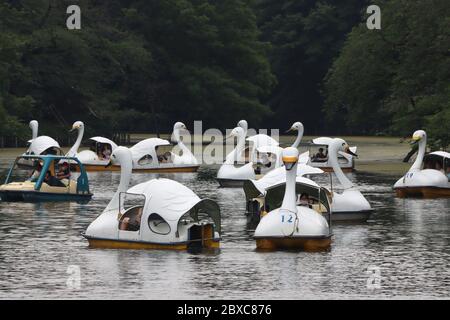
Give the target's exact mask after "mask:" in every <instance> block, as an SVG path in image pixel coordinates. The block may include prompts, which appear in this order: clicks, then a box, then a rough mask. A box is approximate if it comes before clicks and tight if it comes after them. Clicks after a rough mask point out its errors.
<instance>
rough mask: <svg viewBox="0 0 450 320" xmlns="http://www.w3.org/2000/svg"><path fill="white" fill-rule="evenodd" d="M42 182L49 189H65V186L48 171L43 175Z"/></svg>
mask: <svg viewBox="0 0 450 320" xmlns="http://www.w3.org/2000/svg"><path fill="white" fill-rule="evenodd" d="M44 182H45V183H46V184H48V185H49V186H51V187H65V186H66V185H65V184H64V183H62V182H61V181H59V179H58V178H56V177H55V176H54V175H52V173H51V172H50V171H47V172H46V173H45V178H44Z"/></svg>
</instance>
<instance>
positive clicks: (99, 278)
mask: <svg viewBox="0 0 450 320" xmlns="http://www.w3.org/2000/svg"><path fill="white" fill-rule="evenodd" d="M350 142H351V141H350ZM357 143H358V144H360V145H361V144H364V147H361V148H360V153H364V154H365V156H364V155H362V159H361V160H360V162H357V168H358V169H359V170H358V171H357V172H355V173H352V174H350V177H351V179H352V180H353V181H355V182H356V183H357V184H358V186H359V187H360V190H361V191H362V192H363V194H364V195H365V196H366V197H367V198H368V200H369V201H370V202H371V204H372V206H373V207H374V208H375V210H376V211H375V214H374V215H373V217H372V219H371V220H370V221H369V222H367V223H362V224H340V225H338V224H335V225H334V226H333V233H334V238H333V244H332V248H331V250H330V251H328V252H323V253H305V252H273V253H261V252H256V251H255V242H254V241H253V240H252V234H253V230H252V229H251V228H250V227H249V226H247V224H246V223H247V222H246V218H245V197H244V193H243V191H242V190H240V189H220V188H218V184H217V183H216V181H215V179H214V178H215V174H216V171H217V167H216V166H202V167H201V168H200V170H199V172H198V173H195V174H176V175H175V174H161V175H159V176H162V177H166V178H171V179H174V180H177V181H179V182H181V183H184V184H186V185H187V186H188V187H190V188H192V189H193V190H194V191H195V192H196V193H197V194H198V195H199V196H200V197H208V198H212V199H213V200H216V201H217V202H218V203H219V205H220V207H221V209H222V221H223V226H222V230H223V232H224V234H223V240H222V243H221V250H220V252H218V253H198V254H192V253H186V252H170V251H139V250H104V249H89V248H88V243H87V241H86V240H84V238H83V237H81V235H80V233H81V232H83V231H84V230H85V229H86V228H87V226H88V225H89V223H90V222H91V221H92V220H94V219H95V217H96V216H97V215H98V214H100V213H101V212H102V210H103V208H104V207H105V206H106V205H107V203H108V202H109V200H110V198H111V197H112V195H113V194H114V192H115V190H116V187H117V185H118V182H119V173H92V174H90V175H89V178H90V182H91V189H92V191H93V192H94V197H93V199H92V201H91V202H89V203H88V204H84V205H83V204H76V203H44V204H25V203H0V298H1V299H10V298H31V299H34V298H44V299H48V298H82V299H97V298H107V299H108V298H111V299H117V298H121V299H128V298H130V299H135V298H136V297H139V298H145V299H185V298H186V299H208V298H218V299H241V298H242V299H259V298H264V299H298V298H303V299H312V298H318V299H336V298H344V299H345V298H361V297H363V298H392V297H394V298H405V297H412V298H449V297H450V268H449V267H450V246H449V244H450V212H449V211H450V209H449V208H450V200H449V199H439V200H411V199H408V200H401V199H397V198H395V197H394V195H393V192H392V185H393V183H394V182H395V181H396V179H397V178H398V177H399V176H401V175H402V172H403V171H404V170H405V168H406V167H407V166H405V165H404V164H402V163H401V162H400V161H399V159H400V158H401V157H402V156H403V155H404V150H405V148H406V147H405V146H403V145H398V141H394V140H392V141H389V142H386V141H384V142H383V141H372V140H370V139H368V140H367V141H366V143H364V141H357ZM386 150H388V151H389V150H390V152H387V151H386ZM21 152H22V150H0V175H1V176H2V179H3V177H4V174H5V170H6V168H7V167H8V166H9V165H10V162H11V161H12V159H13V158H14V156H15V155H17V154H20V153H21ZM387 168H388V169H387ZM154 177H156V175H151V174H135V175H133V179H132V184H137V183H140V182H143V181H146V180H148V179H150V178H154ZM321 182H322V183H324V184H325V185H326V184H327V183H328V179H324V180H323V181H321ZM73 266H78V267H79V270H80V276H81V282H80V288H79V289H78V288H73V287H71V286H68V285H67V282H68V280H69V282H70V279H69V277H70V274H69V273H68V271H70V270H72V269H71V268H73ZM377 274H379V276H380V278H379V279H380V282H375V285H371V284H372V282H371V279H372V278H371V276H372V277H373V275H377ZM69 284H70V283H69ZM368 284H369V285H368ZM376 284H379V285H376Z"/></svg>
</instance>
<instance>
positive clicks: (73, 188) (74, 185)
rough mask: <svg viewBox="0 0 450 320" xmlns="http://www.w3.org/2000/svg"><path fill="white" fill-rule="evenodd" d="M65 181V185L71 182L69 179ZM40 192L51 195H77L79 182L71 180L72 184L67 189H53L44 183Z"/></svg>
mask: <svg viewBox="0 0 450 320" xmlns="http://www.w3.org/2000/svg"><path fill="white" fill-rule="evenodd" d="M65 180H66V181H67V182H66V183H64V181H63V183H64V184H67V183H68V182H69V181H68V180H67V179H65ZM40 191H41V192H49V193H77V182H76V181H74V180H70V184H69V186H67V187H52V186H49V185H48V184H46V183H45V182H43V183H42V186H41V190H40Z"/></svg>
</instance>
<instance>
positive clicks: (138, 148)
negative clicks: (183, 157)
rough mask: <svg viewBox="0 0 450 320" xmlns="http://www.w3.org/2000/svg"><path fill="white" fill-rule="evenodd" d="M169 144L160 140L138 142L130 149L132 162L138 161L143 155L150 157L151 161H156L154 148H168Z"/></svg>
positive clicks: (151, 139) (150, 139)
mask: <svg viewBox="0 0 450 320" xmlns="http://www.w3.org/2000/svg"><path fill="white" fill-rule="evenodd" d="M169 145H170V142H169V141H167V140H164V139H160V138H149V139H145V140H142V141H139V142H138V143H136V144H135V145H134V146H132V147H131V148H130V150H131V154H132V155H133V160H134V161H138V160H140V159H141V158H142V157H143V156H145V155H150V156H152V158H153V159H157V154H156V147H158V146H169Z"/></svg>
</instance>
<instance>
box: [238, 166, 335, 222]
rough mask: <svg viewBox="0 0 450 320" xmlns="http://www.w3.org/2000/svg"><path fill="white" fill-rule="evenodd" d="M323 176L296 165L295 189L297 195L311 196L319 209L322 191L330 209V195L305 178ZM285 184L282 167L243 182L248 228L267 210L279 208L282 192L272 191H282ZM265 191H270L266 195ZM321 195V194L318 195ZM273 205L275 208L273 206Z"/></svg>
mask: <svg viewBox="0 0 450 320" xmlns="http://www.w3.org/2000/svg"><path fill="white" fill-rule="evenodd" d="M321 174H324V171H322V170H321V169H319V168H314V167H310V166H308V165H305V164H300V163H298V164H297V178H296V179H297V180H296V181H297V182H296V183H297V187H298V192H296V193H297V194H299V192H300V191H302V192H306V191H308V192H307V193H308V194H311V197H312V199H314V201H315V203H316V204H319V209H320V203H321V201H318V200H319V199H320V197H318V196H317V195H319V193H323V192H324V191H325V192H326V193H327V194H328V195H329V197H328V201H327V204H328V207H329V209H331V208H330V204H331V194H330V192H329V191H328V190H327V189H325V188H322V187H320V186H319V185H318V184H317V183H316V182H314V181H313V180H310V179H309V178H307V177H310V176H313V175H321ZM285 184H286V169H285V167H284V166H281V167H279V168H275V169H273V170H272V171H270V172H269V173H267V174H266V175H265V176H263V177H262V178H261V179H258V180H247V181H245V182H244V186H243V189H244V193H245V196H246V201H247V204H246V215H247V223H248V225H249V226H250V228H251V226H255V225H256V224H257V223H259V221H260V219H261V216H263V215H264V214H265V213H266V212H267V211H268V209H269V208H273V207H279V206H280V204H281V201H282V200H283V195H284V193H283V192H275V191H272V190H281V191H284V189H283V190H282V188H284V186H285ZM267 190H270V192H269V193H268V192H267ZM267 194H269V195H270V197H266V195H267ZM320 195H321V194H320ZM274 204H275V206H274ZM316 211H318V212H323V210H322V209H320V210H317V208H316ZM332 218H333V215H331V219H332Z"/></svg>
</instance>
